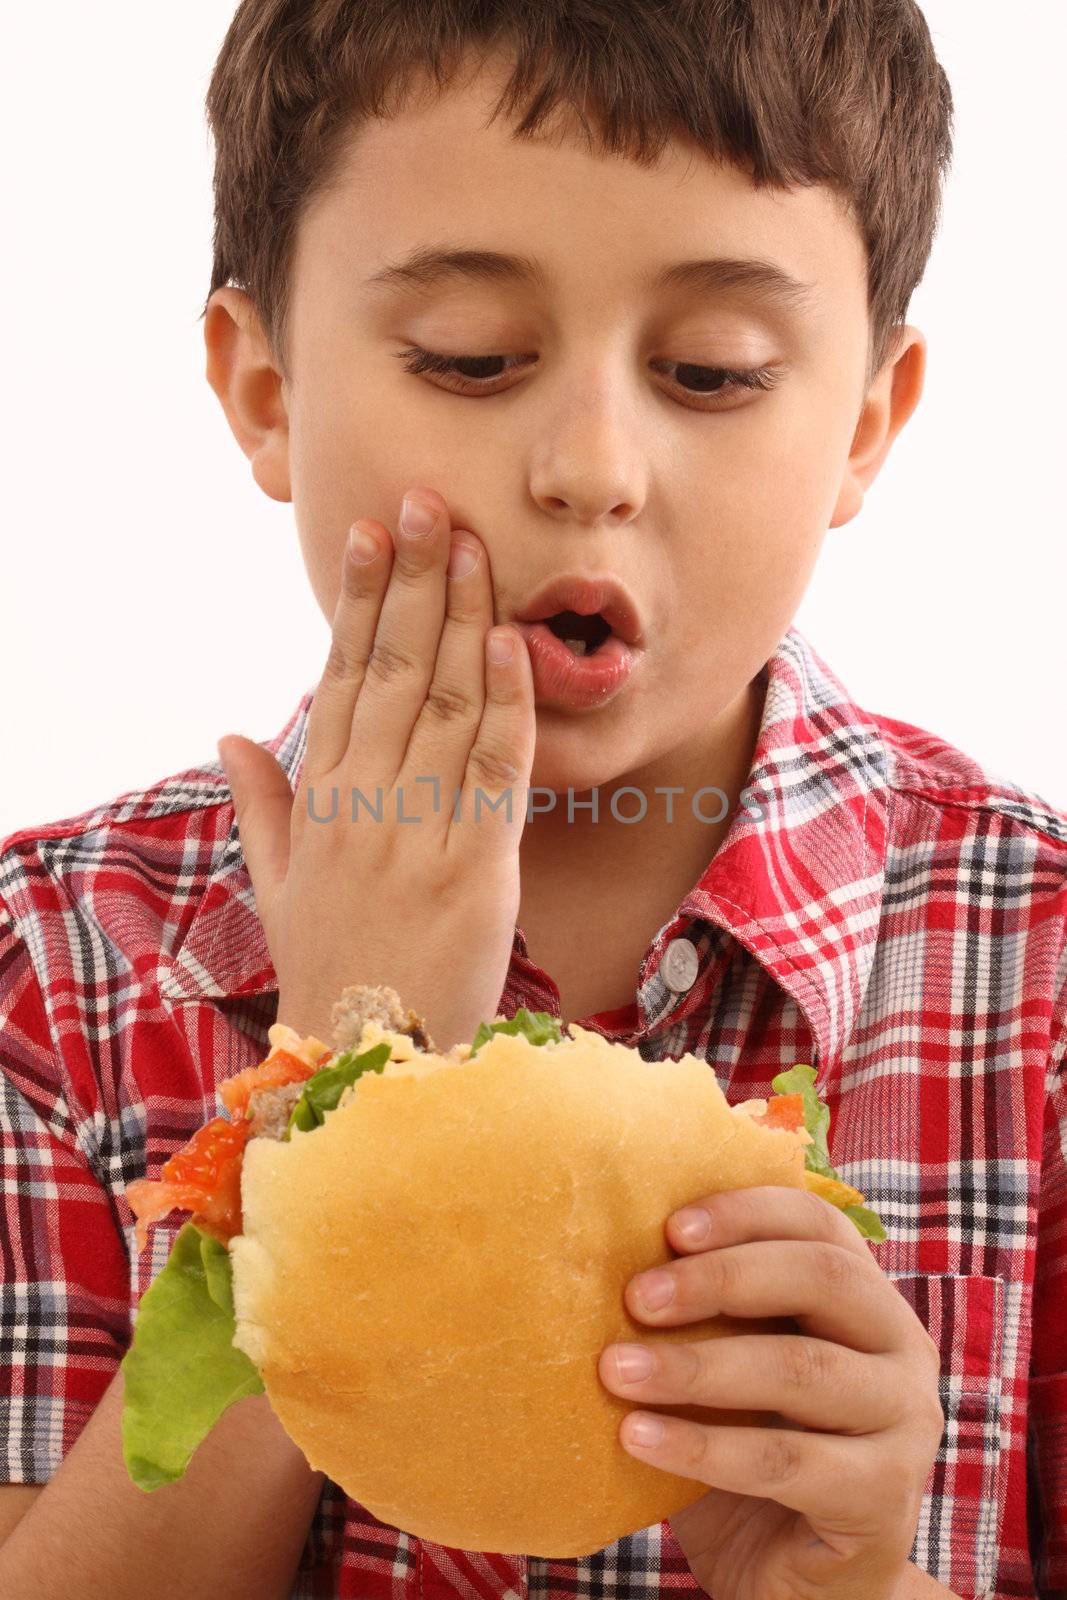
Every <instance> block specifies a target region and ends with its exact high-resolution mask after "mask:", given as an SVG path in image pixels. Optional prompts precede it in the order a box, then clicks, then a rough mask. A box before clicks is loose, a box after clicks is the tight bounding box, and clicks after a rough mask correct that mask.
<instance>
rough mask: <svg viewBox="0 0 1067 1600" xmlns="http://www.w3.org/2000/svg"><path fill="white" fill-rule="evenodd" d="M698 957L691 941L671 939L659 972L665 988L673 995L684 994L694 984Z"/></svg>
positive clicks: (698, 964) (698, 965)
mask: <svg viewBox="0 0 1067 1600" xmlns="http://www.w3.org/2000/svg"><path fill="white" fill-rule="evenodd" d="M699 967H700V957H699V956H698V955H697V949H696V945H695V944H693V942H692V940H691V939H672V940H671V942H670V944H669V945H668V946H667V948H666V950H665V952H664V955H663V962H662V965H661V966H660V969H659V970H660V972H661V973H662V974H663V981H664V983H665V984H666V985H667V988H668V989H670V990H672V991H673V992H674V993H675V994H684V993H685V991H686V990H687V989H691V988H692V987H693V984H694V983H695V982H696V975H697V971H698V969H699Z"/></svg>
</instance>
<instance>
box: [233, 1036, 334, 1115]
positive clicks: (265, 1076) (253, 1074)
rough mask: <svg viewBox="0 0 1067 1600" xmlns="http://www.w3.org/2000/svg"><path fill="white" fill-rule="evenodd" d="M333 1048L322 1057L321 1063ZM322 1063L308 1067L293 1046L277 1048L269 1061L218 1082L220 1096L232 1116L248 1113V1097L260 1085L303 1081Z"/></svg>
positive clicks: (278, 1085)
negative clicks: (291, 1047) (291, 1048)
mask: <svg viewBox="0 0 1067 1600" xmlns="http://www.w3.org/2000/svg"><path fill="white" fill-rule="evenodd" d="M330 1054H331V1052H330V1051H329V1050H327V1051H326V1052H325V1053H324V1054H323V1055H322V1056H320V1057H319V1065H321V1063H322V1062H323V1061H325V1059H326V1057H327V1056H328V1055H330ZM318 1070H319V1066H318V1065H316V1066H314V1067H309V1066H308V1064H307V1062H306V1061H301V1059H300V1057H299V1056H294V1055H293V1053H292V1051H290V1050H276V1051H275V1053H274V1055H272V1056H271V1057H270V1059H269V1060H268V1061H261V1062H260V1064H259V1066H258V1067H245V1069H244V1071H243V1072H238V1073H237V1074H236V1075H235V1076H234V1077H232V1078H224V1079H223V1080H222V1082H221V1083H220V1084H219V1096H220V1098H221V1100H222V1103H223V1105H224V1106H225V1107H226V1110H227V1111H228V1112H229V1113H230V1115H231V1116H232V1117H244V1116H247V1115H248V1101H249V1098H250V1096H251V1095H253V1094H255V1092H256V1090H257V1089H277V1088H279V1087H280V1086H281V1085H282V1084H284V1083H302V1082H303V1081H304V1080H305V1079H306V1078H310V1077H312V1076H313V1075H314V1074H315V1073H316V1072H318Z"/></svg>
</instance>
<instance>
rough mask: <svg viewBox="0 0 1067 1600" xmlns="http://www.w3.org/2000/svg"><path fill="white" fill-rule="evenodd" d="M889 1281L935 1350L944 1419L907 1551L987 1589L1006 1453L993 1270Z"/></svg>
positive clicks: (998, 1281)
mask: <svg viewBox="0 0 1067 1600" xmlns="http://www.w3.org/2000/svg"><path fill="white" fill-rule="evenodd" d="M886 1276H887V1277H888V1278H889V1279H890V1280H891V1281H892V1282H893V1283H894V1284H895V1285H896V1288H897V1289H898V1290H899V1292H900V1293H901V1294H902V1295H903V1297H904V1299H905V1300H906V1301H907V1302H908V1304H909V1305H910V1306H911V1308H912V1310H913V1311H914V1312H915V1315H916V1316H917V1317H918V1319H919V1321H920V1322H921V1323H922V1325H923V1327H924V1328H925V1329H926V1331H927V1332H928V1333H929V1335H930V1337H931V1339H933V1341H934V1343H935V1344H936V1345H937V1348H938V1350H939V1351H940V1353H941V1375H940V1378H939V1380H938V1387H939V1392H940V1398H941V1409H942V1411H943V1412H944V1414H945V1427H944V1432H943V1433H942V1435H941V1444H940V1446H939V1447H938V1452H937V1457H936V1459H935V1461H934V1463H933V1466H932V1467H931V1469H930V1476H929V1478H928V1479H927V1482H926V1489H925V1492H924V1494H923V1501H922V1507H921V1509H920V1512H919V1525H918V1528H917V1530H916V1534H915V1542H914V1544H913V1545H912V1548H911V1555H910V1559H911V1560H912V1561H914V1562H915V1565H916V1566H917V1567H920V1568H921V1569H922V1571H923V1572H928V1573H929V1574H930V1576H931V1577H933V1578H936V1579H937V1580H938V1582H939V1583H943V1584H945V1585H946V1586H947V1587H948V1588H949V1589H954V1590H955V1591H956V1592H957V1593H958V1594H961V1595H967V1596H971V1595H973V1596H975V1597H976V1600H981V1597H982V1596H984V1595H991V1594H992V1593H993V1585H994V1582H995V1578H996V1556H997V1545H998V1543H999V1535H1000V1523H1001V1518H1002V1516H1003V1513H1004V1494H1005V1487H1006V1477H1007V1466H1008V1461H1007V1454H1006V1453H1005V1454H1004V1455H1003V1456H1002V1454H1001V1441H1000V1427H1001V1416H1000V1413H1001V1376H1002V1375H1001V1352H1002V1348H1003V1344H1004V1307H1005V1289H1004V1279H1003V1278H989V1277H984V1276H982V1275H980V1274H977V1273H962V1272H947V1273H941V1274H934V1273H922V1272H909V1273H893V1272H889V1273H887V1274H886Z"/></svg>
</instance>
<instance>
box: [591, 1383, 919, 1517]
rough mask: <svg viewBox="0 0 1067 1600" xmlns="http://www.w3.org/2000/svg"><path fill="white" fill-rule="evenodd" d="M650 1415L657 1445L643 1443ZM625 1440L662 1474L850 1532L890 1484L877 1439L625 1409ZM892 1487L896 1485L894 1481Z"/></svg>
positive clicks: (621, 1427)
mask: <svg viewBox="0 0 1067 1600" xmlns="http://www.w3.org/2000/svg"><path fill="white" fill-rule="evenodd" d="M646 1416H647V1417H649V1418H651V1420H652V1421H653V1422H655V1423H659V1424H660V1426H661V1428H662V1439H661V1441H660V1442H659V1443H655V1442H653V1443H648V1444H642V1443H640V1442H639V1441H638V1440H637V1438H636V1437H635V1423H636V1421H637V1420H638V1419H639V1418H642V1419H643V1418H644V1417H646ZM619 1442H620V1444H621V1445H622V1446H623V1447H624V1449H626V1450H627V1451H628V1452H629V1453H630V1454H631V1455H632V1456H634V1457H636V1458H637V1459H638V1460H641V1461H647V1462H649V1463H650V1464H651V1465H653V1466H655V1467H657V1468H658V1469H659V1470H660V1471H663V1472H673V1473H676V1474H677V1475H678V1476H679V1477H681V1478H693V1479H695V1480H696V1481H697V1482H698V1483H705V1484H707V1485H708V1486H709V1488H713V1489H725V1490H727V1491H728V1492H730V1493H732V1494H740V1495H754V1496H758V1497H759V1498H760V1499H763V1500H776V1501H777V1502H778V1504H779V1505H783V1506H788V1507H790V1509H791V1510H793V1511H799V1512H801V1514H802V1515H804V1516H806V1517H808V1518H809V1519H810V1520H811V1522H812V1524H813V1526H814V1528H815V1531H816V1532H818V1530H819V1527H820V1524H823V1525H826V1526H829V1527H832V1528H834V1529H835V1530H837V1531H839V1532H843V1531H846V1530H847V1529H848V1528H849V1527H850V1526H852V1525H853V1523H852V1520H851V1519H850V1508H851V1507H852V1506H855V1507H856V1508H857V1515H858V1516H859V1515H864V1514H865V1515H866V1518H867V1519H868V1520H869V1517H870V1511H869V1507H870V1506H871V1505H872V1504H879V1503H884V1491H885V1490H886V1489H887V1486H886V1485H884V1484H883V1485H881V1492H882V1499H881V1501H880V1499H879V1495H880V1489H879V1483H878V1477H879V1474H880V1472H881V1471H882V1470H883V1469H882V1459H883V1457H882V1454H881V1452H880V1450H879V1447H878V1445H877V1444H876V1443H875V1442H874V1440H873V1439H867V1438H861V1439H844V1438H841V1437H840V1436H839V1435H837V1434H832V1433H803V1432H800V1431H798V1430H794V1429H791V1428H765V1427H737V1426H709V1425H708V1424H706V1423H701V1422H692V1421H690V1420H689V1419H688V1418H684V1417H672V1416H665V1415H664V1414H663V1413H662V1412H644V1411H642V1412H636V1411H630V1412H627V1414H626V1416H625V1417H624V1418H623V1419H622V1422H621V1423H620V1424H619ZM888 1487H890V1488H892V1487H894V1486H888Z"/></svg>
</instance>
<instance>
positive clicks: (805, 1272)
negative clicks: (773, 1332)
mask: <svg viewBox="0 0 1067 1600" xmlns="http://www.w3.org/2000/svg"><path fill="white" fill-rule="evenodd" d="M661 1274H662V1277H663V1280H664V1282H665V1283H667V1284H669V1285H670V1287H671V1289H672V1298H671V1300H670V1301H669V1302H667V1303H666V1304H665V1305H663V1306H662V1307H660V1308H658V1309H651V1308H650V1307H649V1305H648V1304H647V1303H646V1302H645V1301H643V1300H642V1298H641V1293H642V1291H646V1292H647V1289H648V1280H650V1279H652V1278H653V1277H654V1278H656V1279H659V1277H660V1275H661ZM642 1280H645V1281H644V1282H642ZM626 1305H627V1309H628V1310H629V1311H630V1314H631V1316H633V1317H635V1318H639V1319H640V1320H641V1321H643V1322H648V1323H655V1324H656V1325H657V1326H661V1327H676V1326H679V1325H681V1324H683V1323H690V1322H699V1321H702V1320H703V1319H704V1318H707V1317H714V1316H719V1315H726V1316H734V1317H793V1318H795V1320H796V1322H797V1323H798V1324H799V1326H800V1331H801V1332H802V1333H811V1334H814V1335H815V1337H816V1338H818V1339H832V1340H834V1341H835V1342H836V1343H838V1344H845V1345H848V1346H849V1348H850V1349H852V1350H862V1351H865V1352H867V1353H868V1354H872V1355H874V1354H879V1353H881V1352H883V1351H885V1352H894V1353H895V1352H899V1351H900V1350H902V1349H904V1348H906V1347H907V1346H908V1345H910V1344H912V1343H913V1342H914V1335H913V1332H912V1328H913V1324H914V1323H915V1321H916V1318H915V1314H914V1312H913V1311H912V1310H911V1307H910V1306H909V1305H908V1304H907V1302H906V1301H905V1299H904V1298H903V1296H902V1295H901V1294H900V1293H899V1291H898V1290H897V1289H895V1288H894V1287H893V1285H892V1283H890V1281H889V1279H888V1278H886V1277H885V1275H884V1274H883V1273H882V1272H881V1271H880V1270H879V1268H878V1267H877V1265H876V1264H875V1263H874V1262H873V1261H870V1260H867V1261H863V1260H861V1259H860V1257H858V1256H856V1255H854V1254H853V1252H852V1251H850V1250H843V1249H842V1248H841V1247H840V1246H839V1245H836V1244H823V1243H821V1242H820V1243H813V1242H812V1241H810V1240H781V1239H774V1240H771V1239H767V1240H759V1241H757V1242H756V1243H754V1244H737V1245H727V1246H726V1247H724V1248H723V1249H721V1250H705V1251H703V1252H702V1253H701V1254H700V1255H695V1256H688V1257H683V1258H679V1259H678V1260H676V1261H671V1262H669V1263H668V1264H667V1265H666V1266H665V1267H661V1268H658V1269H656V1270H655V1272H654V1273H642V1274H640V1276H639V1277H637V1278H632V1279H631V1280H630V1282H629V1283H628V1284H627V1286H626Z"/></svg>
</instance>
